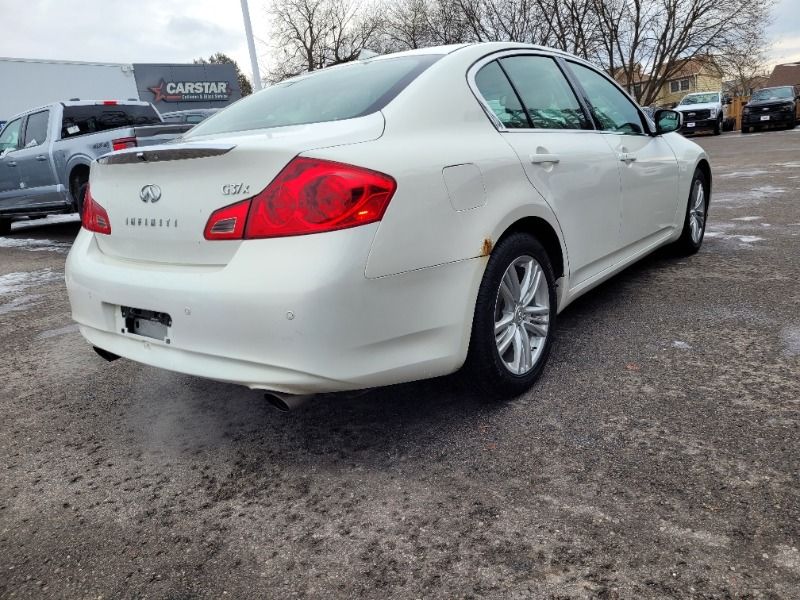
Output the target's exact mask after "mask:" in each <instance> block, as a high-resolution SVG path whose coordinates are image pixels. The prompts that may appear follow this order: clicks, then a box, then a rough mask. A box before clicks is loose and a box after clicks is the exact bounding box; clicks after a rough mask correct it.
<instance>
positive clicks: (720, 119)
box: [675, 92, 727, 135]
mask: <svg viewBox="0 0 800 600" xmlns="http://www.w3.org/2000/svg"><path fill="white" fill-rule="evenodd" d="M675 110H677V111H678V112H680V113H681V114H682V115H683V126H682V127H681V133H694V132H696V131H702V130H706V131H708V130H711V131H713V132H714V135H719V134H720V133H722V130H723V127H724V124H725V119H726V117H727V115H726V114H725V113H726V112H727V104H726V102H725V99H724V98H723V95H722V92H694V93H692V94H687V95H686V96H684V97H683V99H682V100H681V101H680V102H679V103H678V106H676V107H675Z"/></svg>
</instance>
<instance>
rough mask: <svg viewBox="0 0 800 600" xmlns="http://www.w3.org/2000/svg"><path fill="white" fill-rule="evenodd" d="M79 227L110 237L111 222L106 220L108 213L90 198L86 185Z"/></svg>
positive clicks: (90, 194)
mask: <svg viewBox="0 0 800 600" xmlns="http://www.w3.org/2000/svg"><path fill="white" fill-rule="evenodd" d="M81 225H83V227H84V228H85V229H86V230H88V231H94V232H95V233H102V234H105V235H111V221H110V220H109V219H108V213H107V212H106V209H105V208H103V207H102V206H100V205H99V204H98V203H97V201H96V200H95V199H94V198H92V193H91V191H90V190H89V186H88V185H87V186H86V195H85V196H84V197H83V214H82V215H81Z"/></svg>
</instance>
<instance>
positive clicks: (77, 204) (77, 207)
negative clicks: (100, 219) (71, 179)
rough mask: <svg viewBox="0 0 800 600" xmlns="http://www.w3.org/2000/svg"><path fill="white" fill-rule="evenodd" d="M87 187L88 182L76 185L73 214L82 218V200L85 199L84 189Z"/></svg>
mask: <svg viewBox="0 0 800 600" xmlns="http://www.w3.org/2000/svg"><path fill="white" fill-rule="evenodd" d="M88 187H89V182H88V181H83V182H81V183H80V184H79V185H78V191H77V193H76V194H75V212H76V213H78V214H79V215H80V216H81V218H83V199H84V198H86V188H88Z"/></svg>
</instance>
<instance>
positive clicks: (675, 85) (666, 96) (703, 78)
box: [614, 56, 722, 107]
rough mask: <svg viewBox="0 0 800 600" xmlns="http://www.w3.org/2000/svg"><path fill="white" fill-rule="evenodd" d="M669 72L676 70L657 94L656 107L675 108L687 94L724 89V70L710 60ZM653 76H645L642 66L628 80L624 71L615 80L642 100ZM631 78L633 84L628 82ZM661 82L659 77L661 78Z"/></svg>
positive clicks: (694, 61) (699, 59)
mask: <svg viewBox="0 0 800 600" xmlns="http://www.w3.org/2000/svg"><path fill="white" fill-rule="evenodd" d="M666 71H667V72H670V71H674V72H673V74H672V75H670V77H669V78H667V79H666V80H664V81H663V82H662V83H661V85H660V89H659V91H658V95H657V96H656V99H655V101H654V102H653V103H652V104H654V105H655V106H662V107H673V106H675V105H676V104H678V102H680V101H681V99H682V98H683V97H684V96H685V95H686V94H691V93H692V92H719V91H720V90H721V89H722V70H721V69H720V68H719V67H718V66H717V64H716V63H715V62H714V60H713V59H712V58H711V57H706V56H698V57H695V58H689V59H685V60H682V61H680V64H679V65H677V68H675V69H673V67H672V66H670V67H669V68H668V69H666ZM651 77H652V75H650V74H648V73H646V72H645V71H644V69H643V68H642V66H641V65H636V66H635V68H634V69H633V75H632V76H631V77H630V78H628V77H626V76H625V74H624V72H623V71H622V70H621V69H618V70H617V71H616V72H615V74H614V78H615V79H616V80H617V81H618V82H619V83H620V85H622V86H623V87H625V88H626V89H628V91H629V92H630V93H631V94H633V95H634V96H635V97H637V98H639V97H641V96H640V94H641V91H642V89H643V87H645V86H646V85H647V83H648V82H649V81H650V79H651ZM628 79H630V81H628ZM659 79H660V78H659Z"/></svg>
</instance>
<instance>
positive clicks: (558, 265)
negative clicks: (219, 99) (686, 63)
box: [66, 43, 712, 407]
mask: <svg viewBox="0 0 800 600" xmlns="http://www.w3.org/2000/svg"><path fill="white" fill-rule="evenodd" d="M512 83H513V86H512ZM654 117H655V119H654V122H653V123H651V122H650V121H648V119H646V118H645V116H644V114H643V113H642V111H641V109H639V107H638V106H637V105H636V103H635V102H634V101H633V100H632V99H631V97H630V96H628V94H627V93H626V92H624V91H623V90H622V89H621V88H620V87H619V86H618V85H617V84H616V82H615V81H614V80H613V79H612V78H610V77H608V75H607V74H606V73H605V72H604V71H603V70H602V69H600V68H596V67H595V66H593V65H591V64H589V63H587V62H585V61H583V60H581V59H579V58H577V57H575V56H572V55H570V54H566V53H564V52H560V51H557V50H548V49H543V48H540V47H536V46H529V45H526V44H515V43H486V44H475V45H457V46H443V47H438V48H425V49H421V50H415V51H410V52H403V53H399V54H392V55H387V56H380V57H376V58H371V59H367V60H360V61H355V62H353V63H348V64H345V65H341V66H337V67H332V68H328V69H323V70H319V71H315V72H313V73H309V74H304V75H302V76H299V77H296V78H294V79H291V80H288V81H285V82H282V83H280V84H277V85H274V86H272V87H269V88H267V89H265V90H263V91H261V92H257V93H256V94H254V95H252V96H249V97H247V98H245V99H243V100H240V101H239V102H237V103H236V104H234V105H232V106H230V107H228V108H226V109H225V110H224V111H222V112H221V113H219V114H218V115H216V116H214V118H212V119H209V120H208V121H206V122H204V123H201V124H199V125H197V126H195V127H194V129H192V131H190V132H189V133H188V134H186V136H185V137H184V139H183V140H182V141H180V142H176V143H173V144H170V145H169V146H163V147H157V148H152V149H145V150H144V151H143V152H141V153H140V154H137V152H136V151H133V150H123V151H121V152H115V153H113V154H110V155H108V156H105V157H103V158H101V159H99V160H98V161H97V162H96V163H95V164H94V165H93V166H92V172H91V178H90V184H89V191H87V194H86V202H87V206H86V210H85V211H84V220H83V229H82V231H81V232H80V234H79V235H78V237H77V239H76V241H75V244H74V245H73V247H72V250H71V252H70V254H69V257H68V259H67V266H66V282H67V290H68V293H69V299H70V302H71V305H72V316H73V318H74V319H75V321H77V323H78V324H79V325H80V331H81V333H82V334H83V336H84V337H85V338H86V339H87V340H88V341H89V343H91V344H92V345H93V346H94V347H95V348H96V349H97V350H98V353H99V354H101V355H102V356H103V357H105V358H107V359H111V360H113V359H115V358H118V357H120V356H124V357H127V358H130V359H133V360H135V361H138V362H141V363H145V364H149V365H154V366H158V367H162V368H166V369H170V370H173V371H178V372H182V373H188V374H193V375H198V376H203V377H208V378H212V379H217V380H221V381H228V382H236V383H239V384H242V385H245V386H249V387H251V388H258V389H263V390H269V391H271V392H275V393H277V394H278V395H277V396H274V395H273V396H272V397H273V399H274V401H275V402H278V403H280V404H281V405H282V406H284V407H285V406H288V405H291V404H293V403H295V402H296V401H298V398H297V397H296V396H291V395H290V394H295V395H303V394H310V393H315V392H330V391H337V390H351V389H358V388H367V387H373V386H382V385H387V384H393V383H398V382H403V381H410V380H415V379H422V378H428V377H435V376H438V375H445V374H447V373H452V372H454V371H458V370H459V369H462V368H463V371H462V373H463V376H464V377H467V378H469V379H470V380H471V381H473V382H474V385H475V386H477V387H478V388H479V389H483V390H485V391H486V393H487V394H491V395H497V396H502V397H509V396H515V395H518V394H521V393H523V392H525V391H526V390H527V389H528V388H529V387H530V386H531V385H532V384H533V382H534V381H535V380H536V379H537V377H539V375H540V373H541V372H542V369H543V367H544V365H545V362H546V360H547V356H548V353H549V352H550V348H551V344H552V340H553V332H554V330H555V328H556V324H557V314H558V312H559V311H561V310H563V309H564V307H566V306H567V305H569V303H570V302H572V301H573V300H574V299H575V298H577V297H579V296H580V295H581V294H583V293H585V292H586V291H588V290H589V289H591V288H593V287H595V286H596V285H598V284H599V283H600V282H602V281H604V280H606V279H608V278H609V277H611V276H612V275H613V274H615V273H618V272H619V271H621V270H622V269H624V268H626V267H627V266H628V265H630V264H631V263H633V262H635V261H637V260H639V259H640V258H642V257H643V256H645V255H646V254H648V253H650V252H652V251H653V250H655V249H656V248H658V247H660V246H664V245H667V244H674V245H675V247H676V248H677V249H678V250H680V252H682V253H687V254H691V253H693V252H697V250H698V249H699V248H700V245H701V244H702V242H703V233H704V228H705V219H706V211H707V208H708V201H709V198H710V194H711V183H712V181H711V169H710V166H709V161H708V157H707V156H706V154H705V152H704V151H703V150H702V149H701V148H700V147H699V146H697V145H696V144H695V143H693V142H692V141H690V140H688V139H686V138H684V137H683V136H681V135H679V134H677V133H673V132H674V131H676V130H677V129H678V128H679V127H680V124H681V120H680V114H679V113H677V112H675V111H670V110H661V111H658V112H656V113H655V115H654ZM167 151H168V154H167ZM666 293H669V291H667V292H666ZM665 300H666V301H669V299H668V298H667V299H665ZM676 301H677V300H676ZM275 398H277V399H275Z"/></svg>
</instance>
